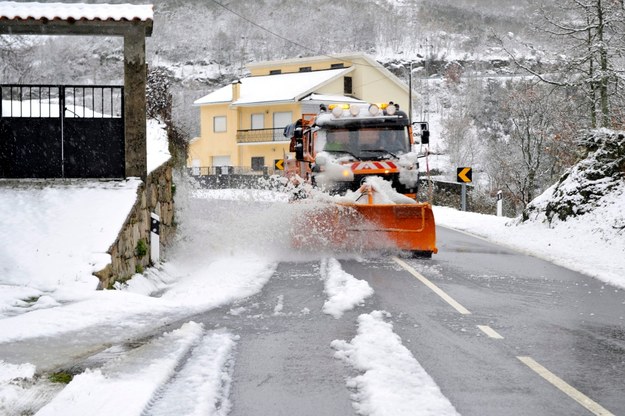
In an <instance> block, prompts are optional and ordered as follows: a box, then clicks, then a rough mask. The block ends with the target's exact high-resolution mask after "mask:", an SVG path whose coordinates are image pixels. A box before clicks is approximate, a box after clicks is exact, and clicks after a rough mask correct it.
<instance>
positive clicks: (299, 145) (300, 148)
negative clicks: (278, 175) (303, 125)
mask: <svg viewBox="0 0 625 416" xmlns="http://www.w3.org/2000/svg"><path fill="white" fill-rule="evenodd" d="M294 139H295V149H294V150H295V160H298V161H300V162H301V161H303V160H304V140H302V138H301V135H300V137H299V138H294Z"/></svg>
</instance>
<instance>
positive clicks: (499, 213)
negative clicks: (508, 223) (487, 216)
mask: <svg viewBox="0 0 625 416" xmlns="http://www.w3.org/2000/svg"><path fill="white" fill-rule="evenodd" d="M497 216H498V217H501V216H503V192H501V191H498V192H497Z"/></svg>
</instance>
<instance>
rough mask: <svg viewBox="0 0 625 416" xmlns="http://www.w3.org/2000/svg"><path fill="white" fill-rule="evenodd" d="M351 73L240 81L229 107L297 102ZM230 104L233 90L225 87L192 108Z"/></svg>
mask: <svg viewBox="0 0 625 416" xmlns="http://www.w3.org/2000/svg"><path fill="white" fill-rule="evenodd" d="M353 70H354V68H353V67H351V68H341V69H331V70H326V71H312V72H294V73H288V74H278V75H264V76H256V77H248V78H242V79H241V94H240V97H239V99H238V100H236V101H235V102H233V103H232V105H233V106H252V105H257V104H262V103H268V102H271V103H292V102H296V101H299V100H300V99H302V98H304V97H305V96H307V95H309V94H310V93H312V92H314V91H315V90H316V89H319V88H321V87H323V86H324V85H326V84H328V83H330V82H332V81H334V80H336V79H338V78H340V77H342V76H344V75H346V74H348V73H350V72H352V71H353ZM231 101H232V86H231V85H227V86H225V87H223V88H220V89H218V90H216V91H214V92H212V93H210V94H208V95H206V96H204V97H202V98H200V99H198V100H196V101H195V102H194V104H195V105H206V104H223V103H230V102H231Z"/></svg>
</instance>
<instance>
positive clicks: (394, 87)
mask: <svg viewBox="0 0 625 416" xmlns="http://www.w3.org/2000/svg"><path fill="white" fill-rule="evenodd" d="M247 68H248V69H249V71H250V73H251V76H249V77H247V78H242V79H241V80H237V81H235V82H234V83H232V85H228V86H225V87H223V88H220V89H218V90H216V91H214V92H212V93H210V94H208V95H206V96H204V97H202V98H200V99H198V100H196V101H195V103H194V105H196V106H199V107H200V136H199V137H196V138H194V139H193V140H192V141H191V143H190V146H189V155H188V161H187V164H188V166H189V167H192V168H193V173H194V174H195V175H198V174H207V173H211V174H214V173H234V172H236V173H247V172H254V171H259V172H262V171H267V170H269V171H272V170H273V169H274V167H275V165H276V164H279V163H278V162H279V161H280V160H282V159H284V158H289V156H291V157H292V154H291V153H289V141H288V140H287V139H286V138H285V137H284V136H283V134H282V133H283V130H284V127H285V126H286V125H287V124H290V123H293V122H294V121H296V120H297V119H299V118H301V116H302V114H316V113H317V112H318V110H319V106H320V105H321V104H325V105H329V104H332V103H364V102H367V103H385V102H388V101H393V102H395V103H398V104H399V105H400V108H402V109H404V110H406V111H407V110H408V108H409V107H408V99H409V94H408V87H407V86H406V85H405V84H404V83H403V82H402V81H401V80H400V79H399V78H397V77H396V76H395V75H393V74H392V73H391V72H390V71H388V70H387V69H386V68H384V67H383V66H382V65H380V64H379V63H378V62H376V61H375V60H374V59H372V58H371V57H369V56H367V55H364V54H344V55H337V56H335V57H329V56H316V57H308V58H296V59H288V60H283V61H267V62H259V63H254V64H250V65H248V66H247Z"/></svg>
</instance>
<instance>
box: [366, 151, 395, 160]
mask: <svg viewBox="0 0 625 416" xmlns="http://www.w3.org/2000/svg"><path fill="white" fill-rule="evenodd" d="M360 152H361V153H362V152H371V153H388V154H389V155H391V156H393V157H394V158H396V159H397V155H396V154H395V153H392V152H389V151H388V150H384V149H360Z"/></svg>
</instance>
